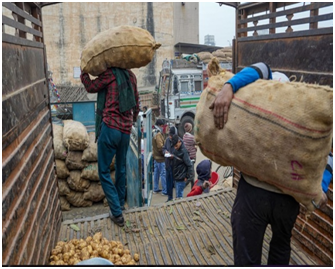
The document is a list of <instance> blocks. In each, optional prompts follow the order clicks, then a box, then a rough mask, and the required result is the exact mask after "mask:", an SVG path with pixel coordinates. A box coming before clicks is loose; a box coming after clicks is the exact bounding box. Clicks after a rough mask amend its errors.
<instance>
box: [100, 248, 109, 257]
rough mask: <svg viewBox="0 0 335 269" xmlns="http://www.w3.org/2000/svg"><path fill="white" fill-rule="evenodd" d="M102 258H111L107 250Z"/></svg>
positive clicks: (103, 252)
mask: <svg viewBox="0 0 335 269" xmlns="http://www.w3.org/2000/svg"><path fill="white" fill-rule="evenodd" d="M100 256H101V257H102V258H105V259H107V258H109V252H108V251H107V250H103V251H102V253H101V254H100Z"/></svg>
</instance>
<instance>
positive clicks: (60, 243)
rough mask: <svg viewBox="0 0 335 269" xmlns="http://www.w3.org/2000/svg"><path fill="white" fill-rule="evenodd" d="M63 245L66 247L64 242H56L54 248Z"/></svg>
mask: <svg viewBox="0 0 335 269" xmlns="http://www.w3.org/2000/svg"><path fill="white" fill-rule="evenodd" d="M64 245H66V243H65V242H64V241H58V242H57V244H56V246H60V247H63V246H64Z"/></svg>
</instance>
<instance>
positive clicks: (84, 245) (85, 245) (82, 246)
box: [78, 241, 87, 249]
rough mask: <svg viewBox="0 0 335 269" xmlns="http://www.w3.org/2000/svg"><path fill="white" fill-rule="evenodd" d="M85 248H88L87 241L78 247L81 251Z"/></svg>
mask: <svg viewBox="0 0 335 269" xmlns="http://www.w3.org/2000/svg"><path fill="white" fill-rule="evenodd" d="M85 247H87V243H86V241H83V242H80V243H79V245H78V248H79V249H83V248H85Z"/></svg>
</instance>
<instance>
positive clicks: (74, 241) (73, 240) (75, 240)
mask: <svg viewBox="0 0 335 269" xmlns="http://www.w3.org/2000/svg"><path fill="white" fill-rule="evenodd" d="M70 242H71V243H72V244H73V245H74V246H76V245H78V244H79V240H78V239H72V240H71V241H70Z"/></svg>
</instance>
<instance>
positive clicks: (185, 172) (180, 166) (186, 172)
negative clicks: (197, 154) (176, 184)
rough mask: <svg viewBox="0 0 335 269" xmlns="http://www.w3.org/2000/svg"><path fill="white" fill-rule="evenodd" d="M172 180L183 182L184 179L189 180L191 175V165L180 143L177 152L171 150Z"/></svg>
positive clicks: (182, 144)
mask: <svg viewBox="0 0 335 269" xmlns="http://www.w3.org/2000/svg"><path fill="white" fill-rule="evenodd" d="M172 153H173V155H174V157H173V178H174V180H175V181H184V179H185V178H187V179H189V177H190V175H191V173H192V163H191V159H190V157H189V155H188V152H187V150H186V148H185V146H184V143H181V145H180V148H179V149H178V150H176V149H173V152H172Z"/></svg>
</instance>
